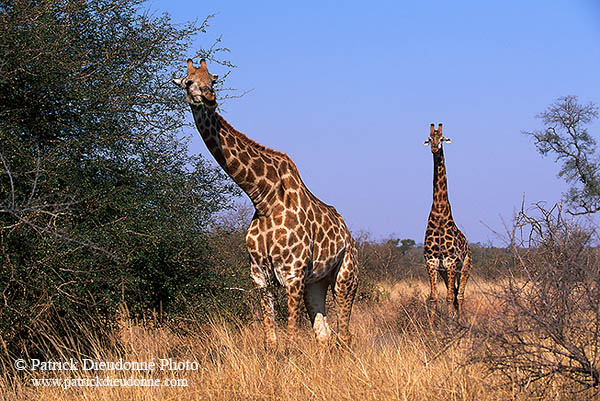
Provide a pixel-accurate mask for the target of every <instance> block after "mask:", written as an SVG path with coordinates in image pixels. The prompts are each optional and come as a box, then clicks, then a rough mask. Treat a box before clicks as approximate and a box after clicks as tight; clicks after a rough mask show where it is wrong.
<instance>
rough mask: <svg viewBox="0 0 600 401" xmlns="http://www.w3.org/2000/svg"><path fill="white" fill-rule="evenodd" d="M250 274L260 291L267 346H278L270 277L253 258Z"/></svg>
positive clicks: (270, 347) (274, 347)
mask: <svg viewBox="0 0 600 401" xmlns="http://www.w3.org/2000/svg"><path fill="white" fill-rule="evenodd" d="M250 275H251V277H252V280H253V281H254V282H255V283H256V285H257V286H258V288H259V291H260V304H261V311H262V318H263V327H264V332H265V343H266V345H267V348H269V349H276V348H277V335H276V333H275V308H274V306H273V299H274V297H273V291H271V289H270V288H269V279H268V276H267V274H266V272H265V269H263V268H261V267H260V265H259V264H257V263H254V262H253V261H252V258H251V262H250Z"/></svg>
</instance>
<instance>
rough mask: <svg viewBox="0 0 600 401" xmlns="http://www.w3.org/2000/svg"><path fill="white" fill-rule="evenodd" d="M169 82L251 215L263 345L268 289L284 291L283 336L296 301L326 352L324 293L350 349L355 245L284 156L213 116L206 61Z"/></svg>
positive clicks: (270, 329)
mask: <svg viewBox="0 0 600 401" xmlns="http://www.w3.org/2000/svg"><path fill="white" fill-rule="evenodd" d="M187 63H188V65H187V75H186V76H185V77H184V78H182V79H174V80H173V81H174V82H175V84H176V85H178V86H179V87H181V88H183V89H185V91H186V99H187V102H188V103H189V105H190V107H191V109H192V114H193V117H194V121H195V123H196V127H197V129H198V131H199V133H200V135H201V136H202V138H203V140H204V142H205V144H206V146H207V148H208V150H209V151H210V152H211V154H212V155H213V156H214V158H215V160H216V161H217V163H218V164H219V165H220V166H221V168H223V170H224V171H225V172H226V173H227V174H228V175H229V176H230V177H231V178H232V179H233V180H234V181H235V182H236V183H237V184H238V185H239V186H240V188H241V189H242V190H243V191H244V192H245V193H246V194H247V195H248V197H249V198H250V200H251V201H252V203H253V205H254V208H255V213H254V217H253V218H252V222H251V223H250V227H249V228H248V231H247V234H246V245H247V247H248V253H249V255H250V275H251V278H252V279H253V281H254V282H255V284H256V285H257V286H258V288H259V289H260V292H261V305H262V311H263V326H264V329H265V339H266V344H267V346H268V347H269V348H276V346H277V336H276V330H275V320H274V316H275V313H274V308H273V292H272V288H273V286H272V285H273V284H277V283H279V284H281V285H283V286H284V287H285V289H286V293H287V304H288V321H287V332H288V336H289V338H290V340H292V341H294V340H296V338H297V332H298V327H299V323H300V309H301V302H302V300H304V304H305V306H306V309H307V312H308V315H309V318H310V321H311V324H312V327H313V331H314V335H315V337H316V340H317V342H318V343H319V344H321V345H323V346H326V345H327V344H328V343H329V340H330V337H331V329H330V327H329V323H328V321H327V313H326V312H327V311H326V307H325V299H326V295H327V291H328V289H329V287H331V289H332V291H333V294H334V296H335V299H336V304H337V312H338V337H339V339H340V341H341V342H342V343H343V344H349V342H350V338H351V335H350V330H349V323H350V313H351V310H352V303H353V301H354V296H355V293H356V288H357V283H358V263H357V258H358V252H357V248H356V243H355V241H354V239H353V238H352V235H351V234H350V231H349V230H348V228H347V227H346V224H345V223H344V220H343V219H342V217H341V216H340V215H339V214H338V212H337V211H336V210H335V208H334V207H332V206H329V205H326V204H325V203H323V202H322V201H320V200H319V199H318V198H317V197H316V196H315V195H313V194H312V193H311V192H310V191H309V190H308V188H307V187H306V186H305V185H304V183H303V182H302V179H301V178H300V174H299V173H298V169H297V168H296V165H295V164H294V162H293V161H292V160H291V159H290V157H289V156H288V155H287V154H285V153H282V152H279V151H277V150H273V149H270V148H267V147H265V146H262V145H260V144H258V143H257V142H255V141H254V140H252V139H250V138H248V137H247V136H246V135H244V134H242V133H241V132H239V131H237V130H235V129H234V128H233V127H232V126H231V125H230V124H229V123H228V122H227V121H225V119H224V118H223V117H222V116H221V115H219V114H218V113H217V112H216V111H215V109H216V107H217V101H216V96H215V91H214V89H213V84H214V83H215V81H216V80H217V76H216V75H212V74H210V73H209V72H208V69H207V66H206V61H205V60H204V59H202V60H201V61H200V66H199V67H195V66H194V65H193V61H192V60H191V59H188V61H187Z"/></svg>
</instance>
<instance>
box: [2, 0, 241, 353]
mask: <svg viewBox="0 0 600 401" xmlns="http://www.w3.org/2000/svg"><path fill="white" fill-rule="evenodd" d="M142 5H143V2H142V1H141V0H125V1H116V0H89V1H82V0H43V1H39V2H30V1H26V0H16V1H10V2H9V1H2V2H0V55H1V58H0V144H1V145H0V249H1V254H0V261H1V262H0V265H1V268H0V294H1V297H2V299H1V302H2V304H3V306H2V308H1V309H0V335H1V338H2V342H4V343H5V344H8V346H9V348H11V349H14V350H17V351H18V350H19V349H22V348H24V347H28V346H29V345H30V344H32V343H35V337H36V336H38V335H39V334H40V333H39V332H40V330H41V329H40V328H41V327H45V328H47V327H48V326H49V325H51V324H52V322H59V321H61V322H67V324H68V322H69V321H76V320H81V319H85V317H86V316H97V315H99V316H103V317H105V319H95V320H93V321H94V322H96V321H104V322H110V321H111V318H110V316H111V315H112V314H113V313H114V312H115V310H116V308H117V305H118V304H119V303H123V302H124V303H126V304H127V306H128V309H129V310H130V311H132V313H134V314H137V315H139V314H142V313H145V312H146V311H148V310H153V309H154V310H157V311H165V312H168V313H184V312H185V311H187V309H188V308H189V307H190V306H194V307H196V308H198V307H201V306H202V305H205V303H206V302H208V300H210V299H212V297H216V296H223V289H222V284H221V280H220V273H219V272H218V271H214V270H212V269H211V268H210V255H211V250H210V248H209V247H208V244H207V235H206V233H207V230H208V227H209V225H210V223H211V221H212V220H213V216H214V215H215V213H217V212H219V211H220V210H223V209H224V208H226V207H228V205H229V202H230V199H231V197H232V196H233V195H235V194H237V193H238V191H237V189H236V187H235V186H233V184H232V183H231V182H230V181H227V180H226V177H225V176H224V174H223V173H222V172H221V171H220V170H218V169H216V168H214V167H213V166H212V165H209V164H208V163H207V162H206V161H205V160H204V159H202V158H201V157H197V156H189V155H188V150H187V139H186V138H184V137H182V135H181V134H180V133H179V129H180V128H181V127H182V126H183V124H184V113H185V111H186V110H187V106H186V105H185V104H184V101H183V96H181V93H179V91H178V90H177V88H175V87H174V86H173V85H172V84H171V82H170V78H171V77H172V76H173V75H175V72H176V71H177V72H179V70H180V69H181V67H182V65H183V64H182V61H183V60H185V59H186V58H187V54H186V52H187V49H188V47H189V45H190V44H191V40H192V39H193V38H194V36H195V35H196V34H198V33H200V32H203V31H205V30H206V28H207V26H208V24H207V22H208V19H207V20H205V21H203V22H202V23H200V24H197V23H190V24H186V25H183V26H179V25H174V24H172V23H171V21H170V19H169V17H168V15H162V16H158V17H154V16H151V15H149V14H148V13H146V12H144V10H143V9H142V8H141V6H142ZM213 50H215V49H214V48H213ZM200 53H202V54H203V55H204V56H210V57H213V58H214V56H215V55H214V51H213V53H211V52H210V51H209V52H206V51H201V52H200ZM201 309H202V308H201ZM209 309H210V308H209V307H208V306H206V307H205V308H204V310H209ZM57 324H58V323H57Z"/></svg>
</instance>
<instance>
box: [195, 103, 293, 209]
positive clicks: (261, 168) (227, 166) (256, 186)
mask: <svg viewBox="0 0 600 401" xmlns="http://www.w3.org/2000/svg"><path fill="white" fill-rule="evenodd" d="M191 107H192V114H193V115H194V120H195V122H196V127H197V129H198V132H199V133H200V135H201V136H202V139H203V140H204V143H205V144H206V147H207V148H208V150H209V151H210V153H211V154H212V155H213V157H214V158H215V160H216V161H217V163H219V165H220V166H221V168H223V170H224V171H225V172H226V173H227V174H228V175H229V176H230V177H231V178H232V179H233V180H234V181H235V182H236V184H237V185H238V186H239V187H240V188H241V189H242V190H243V191H244V192H245V193H246V194H247V195H248V197H249V198H250V200H251V201H252V203H253V204H254V207H255V208H256V211H257V213H258V214H259V215H268V214H269V212H270V210H271V208H272V206H273V204H274V202H276V200H277V193H276V192H277V189H278V186H277V185H276V183H277V182H279V181H280V177H279V174H280V171H279V168H278V167H279V166H280V165H281V163H282V159H283V158H284V157H283V156H285V154H283V153H280V152H277V151H275V150H271V149H267V148H265V147H264V146H262V145H260V144H258V143H257V142H255V141H253V140H252V139H250V138H248V137H247V136H245V135H244V134H242V133H241V132H239V131H237V130H236V129H234V128H233V127H232V126H231V125H230V124H229V123H228V122H227V121H225V119H224V118H223V117H221V116H220V115H219V114H218V113H216V112H214V111H206V110H205V109H204V108H203V107H196V106H191ZM285 158H286V159H287V156H285Z"/></svg>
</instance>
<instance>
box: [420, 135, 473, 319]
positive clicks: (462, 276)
mask: <svg viewBox="0 0 600 401" xmlns="http://www.w3.org/2000/svg"><path fill="white" fill-rule="evenodd" d="M443 142H450V140H449V139H448V138H445V137H444V136H443V135H442V124H439V125H438V129H437V130H436V129H435V126H434V124H431V128H430V135H429V138H428V139H427V141H425V145H431V152H432V154H433V204H432V206H431V212H430V213H429V220H428V222H427V230H426V232H425V245H424V247H423V251H424V256H425V262H426V264H427V269H428V272H429V281H430V284H431V292H430V295H429V302H430V303H432V304H433V305H432V306H433V307H432V308H430V310H431V313H432V314H431V315H430V318H431V319H433V310H434V309H435V308H434V307H435V304H436V303H437V299H438V296H437V291H436V288H435V286H436V281H437V275H438V271H439V273H440V275H441V276H442V279H443V280H444V283H445V284H446V302H447V304H448V306H450V305H451V304H452V305H454V308H455V310H456V313H457V317H460V315H461V312H462V304H463V300H464V293H465V286H466V284H467V280H468V278H469V272H470V270H471V265H472V258H471V250H470V249H469V244H468V242H467V239H466V238H465V236H464V234H463V233H462V232H461V231H460V230H459V229H458V227H457V226H456V223H455V222H454V219H453V218H452V210H451V208H450V202H449V201H448V184H447V180H446V164H445V160H444V149H443V145H442V143H443Z"/></svg>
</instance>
